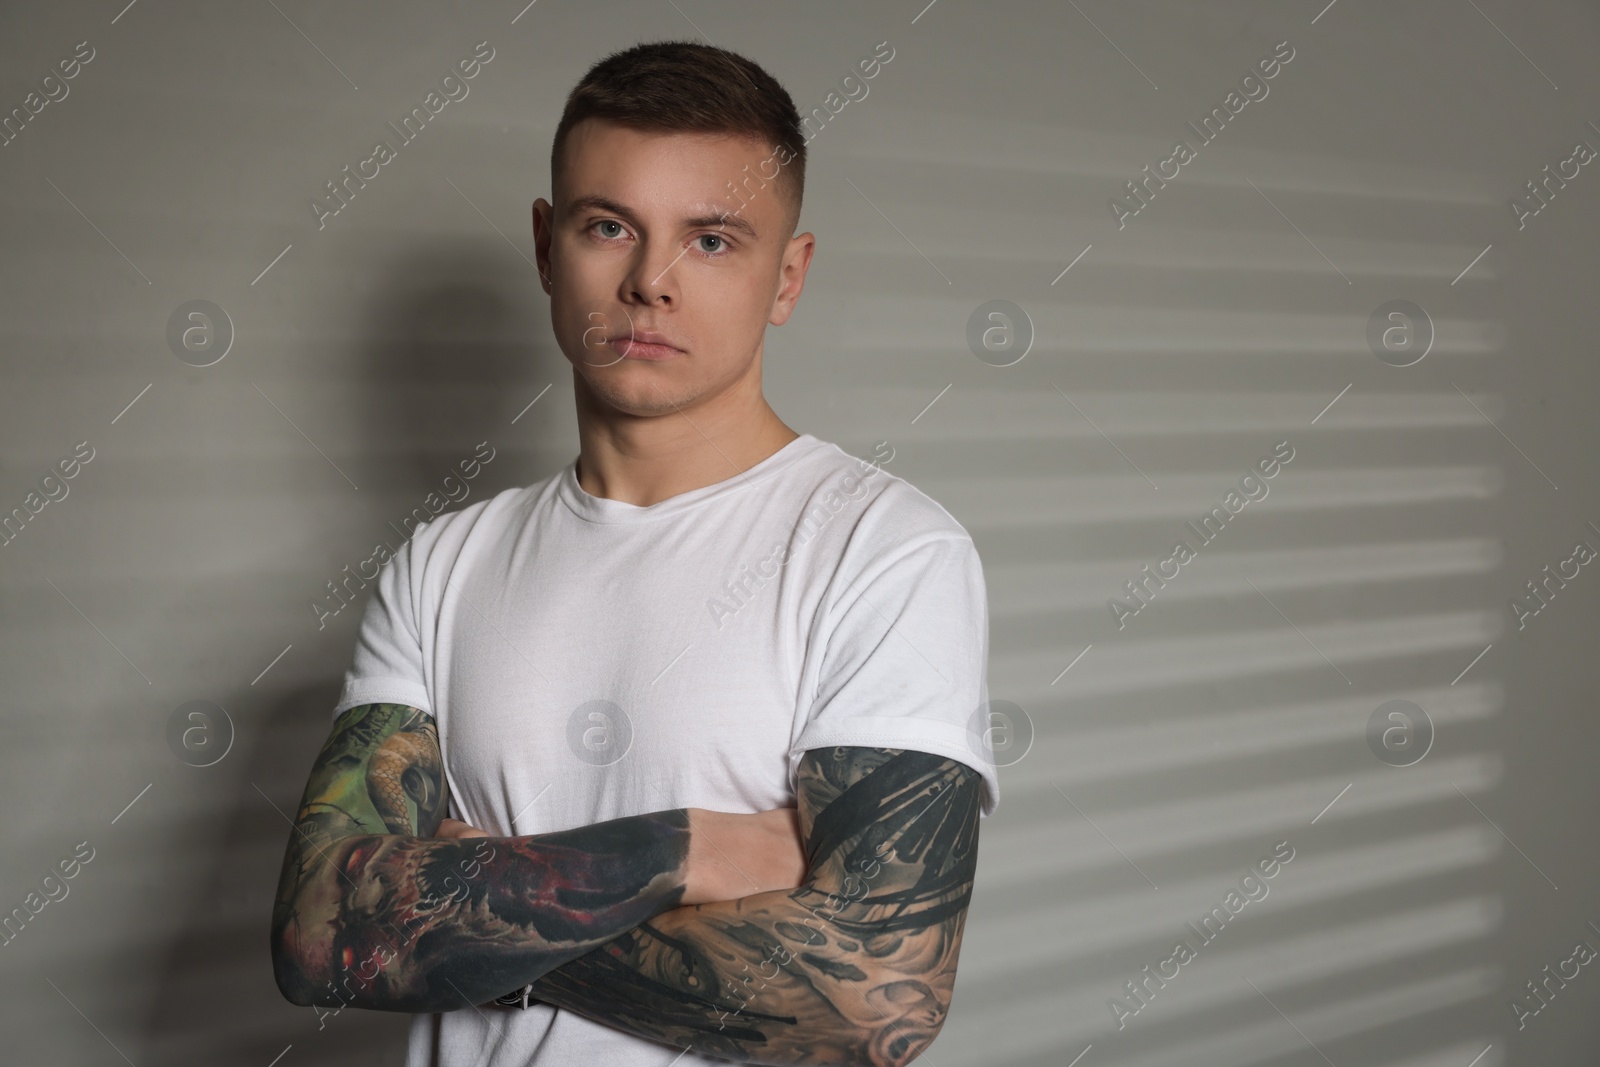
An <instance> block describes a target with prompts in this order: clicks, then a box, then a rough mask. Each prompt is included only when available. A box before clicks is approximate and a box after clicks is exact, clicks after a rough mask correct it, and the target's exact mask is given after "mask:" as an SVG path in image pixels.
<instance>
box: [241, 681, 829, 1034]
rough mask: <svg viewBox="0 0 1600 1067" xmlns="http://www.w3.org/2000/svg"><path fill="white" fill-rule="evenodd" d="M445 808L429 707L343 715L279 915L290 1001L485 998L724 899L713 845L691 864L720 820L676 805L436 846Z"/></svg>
mask: <svg viewBox="0 0 1600 1067" xmlns="http://www.w3.org/2000/svg"><path fill="white" fill-rule="evenodd" d="M444 808H445V780H444V770H443V761H442V760H441V758H440V752H439V741H438V734H437V731H436V729H435V726H434V722H433V719H432V717H431V716H429V715H428V713H426V712H424V711H420V710H418V709H417V708H412V707H406V706H404V705H400V704H365V705H361V706H359V707H354V708H351V709H350V710H348V711H346V712H344V713H343V714H342V715H341V716H340V717H339V718H338V720H337V721H336V722H335V723H334V726H333V731H332V734H331V735H330V736H329V738H328V741H327V742H326V744H324V746H323V748H322V751H321V753H320V754H319V755H318V757H317V760H316V763H315V765H314V766H313V768H312V771H311V777H310V781H309V782H308V783H307V786H306V791H305V796H304V798H303V800H302V801H301V805H300V809H299V812H298V814H297V816H296V819H295V826H294V832H293V833H292V835H291V837H290V841H289V846H288V850H287V852H286V854H285V856H284V864H283V874H282V877H281V879H280V881H279V885H278V893H277V898H276V900H275V901H274V905H273V915H272V962H273V971H274V974H275V976H276V978H277V982H278V988H279V989H280V990H281V991H282V993H283V995H284V996H285V997H286V998H288V999H289V1000H290V1001H292V1002H293V1003H296V1004H303V1005H311V1004H316V1005H324V1006H330V1007H331V1006H334V1005H339V1006H341V1007H343V1006H354V1007H362V1008H376V1009H382V1010H389V1011H404V1012H432V1011H449V1010H453V1009H456V1008H461V1007H465V1006H467V1005H473V1004H482V1003H485V1002H487V1001H489V1000H492V999H493V998H495V997H496V996H499V995H501V994H503V993H505V992H507V991H508V990H511V989H516V988H518V987H520V986H523V985H525V984H527V983H529V982H533V981H535V980H537V979H538V978H539V977H540V976H542V975H543V974H545V973H546V972H547V971H549V970H551V969H553V968H555V967H558V966H560V965H561V964H563V963H565V962H567V961H568V960H572V959H575V958H577V957H579V956H582V955H584V954H585V953H587V952H589V951H591V950H592V949H594V948H596V947H598V946H600V945H602V944H605V943H606V942H607V941H610V940H611V939H612V938H615V937H617V936H618V935H620V934H622V933H624V932H626V931H628V930H631V929H633V928H634V927H636V926H638V925H639V924H640V923H642V922H644V921H646V920H647V919H651V918H653V917H655V916H656V915H659V914H661V913H662V912H665V911H669V910H671V909H672V908H675V907H678V906H680V905H681V904H686V903H690V902H692V900H693V899H694V896H695V895H697V894H707V896H706V899H716V894H717V893H718V889H717V888H715V887H712V886H711V883H710V882H708V881H706V876H705V875H704V874H703V873H697V874H695V875H691V869H695V870H697V871H701V872H703V870H704V868H705V865H704V864H700V863H699V862H698V857H699V856H700V855H701V854H702V850H703V848H704V847H706V846H705V845H697V846H696V848H695V849H694V850H693V855H692V854H691V840H692V839H693V837H694V835H693V834H692V833H691V814H693V815H694V816H695V817H696V818H697V819H703V818H708V817H710V816H713V815H717V816H718V817H719V818H722V816H720V815H718V813H710V812H700V811H699V810H698V809H688V808H675V809H671V810H668V811H659V812H654V813H651V814H648V815H635V816H628V817H625V818H620V819H612V820H610V821H608V822H602V823H596V824H594V825H592V826H583V827H578V828H576V829H572V830H564V831H561V832H558V833H551V834H540V835H537V836H533V837H479V838H472V839H466V840H445V839H435V838H434V837H433V835H434V834H435V833H436V832H437V830H438V827H439V822H440V819H441V818H442V816H443V814H444ZM726 818H745V817H739V816H728V817H726ZM718 826H719V834H720V832H721V831H722V830H724V829H727V824H726V823H721V824H718ZM784 877H785V878H787V877H788V875H787V874H785V875H784ZM794 877H795V880H796V881H798V874H795V875H794ZM780 880H781V879H780ZM761 888H766V887H761ZM749 891H750V890H748V889H746V890H741V892H749Z"/></svg>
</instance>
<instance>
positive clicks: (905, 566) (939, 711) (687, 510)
mask: <svg viewBox="0 0 1600 1067" xmlns="http://www.w3.org/2000/svg"><path fill="white" fill-rule="evenodd" d="M376 584H377V587H376V590H375V595H374V596H373V597H372V599H371V600H370V601H369V602H368V604H367V607H366V613H365V616H364V617H363V619H362V623H361V631H360V635H359V637H358V639H357V643H356V651H355V657H354V661H353V664H352V666H351V668H350V670H349V671H348V672H347V674H346V675H345V683H344V691H343V692H342V693H341V694H340V698H339V703H338V706H337V707H336V708H335V716H337V715H338V714H339V713H341V712H343V711H345V710H346V709H348V708H351V707H354V706H356V705H358V704H367V703H373V702H379V701H382V702H392V703H400V704H409V705H411V706H413V707H417V708H421V709H423V710H424V711H427V712H429V713H431V714H432V715H433V717H434V720H435V721H436V722H437V724H438V728H439V741H440V747H441V749H442V752H443V756H444V766H445V776H446V779H447V781H448V785H449V790H450V801H451V802H450V814H451V815H452V816H453V817H455V818H458V819H462V820H465V821H466V822H469V823H471V824H473V825H475V826H479V827H482V828H483V829H485V830H487V831H488V832H489V833H490V834H494V835H513V834H540V833H549V832H553V831H556V830H565V829H570V828H572V827H576V826H586V825H589V824H591V823H597V822H603V821H605V820H607V819H614V818H618V817H620V816H625V815H639V814H644V813H646V812H652V811H660V810H663V809H667V808H679V807H699V808H711V809H715V810H719V811H731V812H740V813H748V812H756V811H761V810H764V809H767V808H774V807H784V806H792V805H793V804H794V803H795V796H796V794H795V770H796V767H797V766H798V764H799V761H800V757H801V756H802V754H803V753H804V752H805V751H806V750H808V749H814V748H825V747H832V746H835V745H865V746H872V747H880V748H908V749H916V750H920V751H924V752H930V753H934V754H936V755H941V756H947V757H950V758H952V759H956V760H960V761H961V762H963V763H966V764H968V765H969V766H971V767H973V768H974V769H975V770H977V771H979V772H980V773H981V774H982V776H983V784H984V798H983V802H982V813H983V815H985V816H988V815H990V814H992V813H993V811H994V809H995V806H996V804H997V803H998V802H999V795H1000V785H999V778H998V776H997V775H996V773H995V767H994V763H993V752H992V748H991V747H990V742H989V731H988V726H989V721H988V714H987V706H986V705H987V701H988V689H987V679H986V663H987V659H988V605H987V602H986V594H985V588H984V581H983V572H982V568H981V566H980V564H979V560H978V554H977V550H976V549H975V548H974V546H973V543H972V540H971V538H970V537H969V536H968V534H967V532H966V530H965V529H964V528H963V527H962V526H961V524H960V523H958V522H957V521H956V520H955V519H954V518H953V517H951V515H950V514H949V513H948V512H947V511H945V510H944V509H943V508H941V507H940V506H939V505H938V504H936V503H935V502H934V501H933V500H931V499H929V498H928V497H927V496H925V495H924V494H923V493H921V492H919V491H918V490H917V489H915V488H913V487H912V486H911V485H910V484H908V483H907V482H905V481H903V480H902V479H900V478H897V477H895V476H894V475H892V474H889V473H888V472H887V471H885V470H883V469H882V467H881V466H879V465H878V464H877V463H868V462H866V461H864V460H860V459H856V458H854V457H852V456H849V455H847V454H846V453H845V452H844V451H842V450H841V449H840V448H839V447H838V446H836V445H833V444H829V443H827V442H825V441H821V440H818V439H817V438H815V437H813V436H811V435H810V434H802V435H801V436H800V437H798V438H796V439H795V440H793V441H791V442H789V444H787V445H785V446H784V447H783V448H781V449H779V450H778V451H777V452H775V453H773V454H772V455H771V456H769V457H767V458H766V459H764V460H762V461H761V462H759V463H757V464H756V465H755V466H753V467H751V468H750V469H749V470H747V471H745V472H743V473H742V474H738V475H735V476H734V477H732V478H728V479H727V480H725V481H721V482H718V483H716V484H714V485H708V486H705V487H703V488H700V489H694V490H691V491H689V492H686V493H680V494H679V495H677V496H674V497H671V498H669V499H667V500H663V501H660V502H659V503H656V504H652V505H650V506H649V507H640V506H638V505H635V504H629V503H624V502H622V501H617V500H608V499H604V498H601V497H595V496H591V495H590V494H589V493H588V492H586V491H585V490H584V489H583V488H582V486H580V485H579V484H578V480H577V476H576V463H575V462H574V463H571V464H568V465H567V466H566V468H565V469H563V470H562V471H560V472H559V473H557V474H555V475H552V476H551V477H549V478H547V479H545V480H544V481H542V482H539V483H538V484H536V485H532V486H529V487H527V488H522V489H508V490H506V491H504V492H502V493H500V494H498V495H496V496H494V497H493V498H491V499H488V500H484V501H480V502H479V503H476V504H473V505H471V506H469V507H466V508H463V509H462V510H460V511H457V512H452V513H449V514H445V515H440V516H439V517H438V518H437V519H435V520H434V521H432V522H430V523H427V524H425V525H423V526H419V527H418V528H417V530H416V532H415V534H414V535H413V537H412V539H411V540H410V542H408V543H407V544H405V545H403V546H401V547H400V549H399V551H398V552H396V553H395V556H394V558H393V559H392V560H391V561H390V563H389V564H388V565H387V566H385V567H384V568H383V571H382V573H381V574H380V575H379V577H378V578H377V579H376ZM680 1052H681V1050H678V1049H674V1048H669V1047H667V1046H665V1045H660V1044H657V1043H655V1042H653V1041H647V1040H644V1039H642V1038H639V1037H635V1036H633V1035H631V1034H626V1033H623V1032H621V1031H618V1030H615V1029H612V1028H610V1027H607V1026H604V1025H602V1024H600V1023H596V1022H592V1021H590V1020H588V1019H585V1018H583V1017H582V1016H580V1015H577V1014H575V1013H573V1012H570V1011H565V1010H563V1009H560V1008H556V1007H554V1006H551V1005H546V1004H532V1005H530V1006H529V1007H528V1008H527V1009H516V1008H511V1009H505V1008H497V1007H492V1006H491V1007H486V1008H483V1009H481V1010H480V1009H476V1008H470V1007H469V1008H463V1009H461V1010H458V1011H452V1012H446V1013H435V1014H423V1015H417V1016H414V1018H413V1022H412V1028H411V1047H410V1056H409V1058H408V1060H407V1065H408V1067H513V1065H515V1067H523V1065H530V1064H535V1065H537V1064H560V1065H563V1067H565V1065H568V1064H578V1063H603V1064H608V1065H615V1067H632V1065H640V1067H644V1065H651V1067H667V1065H668V1064H678V1065H680V1067H687V1065H690V1064H711V1063H721V1062H724V1061H721V1060H713V1059H709V1058H705V1057H700V1056H697V1055H694V1054H692V1053H690V1054H684V1055H682V1056H681V1058H679V1057H680Z"/></svg>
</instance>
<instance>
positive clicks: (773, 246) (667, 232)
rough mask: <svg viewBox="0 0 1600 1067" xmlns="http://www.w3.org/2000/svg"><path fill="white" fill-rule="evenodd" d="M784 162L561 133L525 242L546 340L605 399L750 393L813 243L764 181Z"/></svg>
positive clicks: (609, 130)
mask: <svg viewBox="0 0 1600 1067" xmlns="http://www.w3.org/2000/svg"><path fill="white" fill-rule="evenodd" d="M781 158H784V157H777V158H774V148H773V147H772V146H770V145H765V144H763V143H761V142H760V141H758V140H754V139H750V138H745V137H737V136H730V135H725V134H696V133H654V132H641V131H638V130H633V129H629V128H627V127H624V126H619V125H616V124H614V123H610V122H604V121H600V120H596V119H586V120H584V121H583V122H580V123H578V124H577V125H576V126H574V127H573V128H572V130H571V131H570V135H569V139H568V141H567V146H566V155H565V160H564V165H563V168H562V173H560V174H556V175H554V186H555V187H554V190H553V194H552V195H553V196H554V197H555V205H554V206H552V205H551V204H549V203H548V202H546V201H544V200H539V201H537V202H536V203H535V204H534V234H535V240H536V243H537V246H538V258H539V269H540V272H541V274H543V275H545V276H546V281H545V283H544V284H545V291H546V292H548V293H550V296H551V308H550V315H551V322H552V325H553V327H554V329H555V334H556V341H557V343H558V344H559V345H560V346H561V350H562V351H563V352H564V353H566V356H567V358H568V359H569V360H570V361H571V362H572V364H573V366H574V367H576V368H577V370H578V373H579V374H580V375H581V376H582V378H583V382H584V383H586V384H587V387H588V390H589V392H590V393H591V394H592V395H593V396H594V397H595V398H596V399H598V400H599V401H600V402H601V403H602V404H603V405H605V406H608V407H610V408H612V409H615V410H616V411H620V412H625V413H627V414H630V415H637V416H654V415H668V414H672V413H674V412H677V411H684V410H688V409H691V408H693V407H694V406H695V405H696V404H698V403H700V402H702V401H704V400H708V399H712V398H715V397H717V396H720V395H723V394H724V393H726V392H728V391H729V390H730V389H733V388H735V387H736V386H738V385H739V384H741V383H743V384H746V385H748V384H750V381H751V379H752V376H753V377H754V380H755V382H756V384H757V385H759V374H760V365H759V362H758V357H759V355H760V353H761V344H762V337H763V335H764V333H765V331H766V327H767V324H768V323H769V322H770V323H772V324H773V325H782V324H783V323H784V322H785V321H787V319H788V317H789V314H790V312H791V311H792V310H793V308H794V303H795V301H796V300H797V299H798V298H799V296H800V289H801V286H802V285H803V284H804V280H805V271H806V267H807V266H808V265H809V263H810V260H811V250H812V247H813V243H814V242H813V238H812V236H811V235H810V234H804V235H802V236H800V237H794V238H791V236H790V233H791V228H790V226H791V224H790V223H789V218H788V215H789V205H788V202H787V201H786V200H785V199H784V198H783V195H782V193H781V192H780V191H779V188H778V186H777V184H776V182H775V181H772V180H768V181H766V182H765V185H764V186H763V184H762V181H761V179H762V177H763V176H765V175H772V174H774V173H776V171H777V169H778V166H779V162H778V160H779V159H781ZM747 167H748V170H747V169H746V168H747ZM730 183H732V186H731V187H730ZM735 189H737V190H739V191H740V193H741V194H742V197H743V198H742V199H741V197H740V195H736V194H735V191H734V190H735ZM650 337H656V338H659V340H660V341H661V342H662V343H661V344H647V343H643V342H644V340H645V339H646V338H650ZM630 339H631V340H630Z"/></svg>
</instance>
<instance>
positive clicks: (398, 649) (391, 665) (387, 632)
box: [333, 538, 433, 718]
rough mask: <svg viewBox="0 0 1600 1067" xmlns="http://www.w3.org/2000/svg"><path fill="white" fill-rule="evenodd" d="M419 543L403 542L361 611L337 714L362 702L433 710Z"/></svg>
mask: <svg viewBox="0 0 1600 1067" xmlns="http://www.w3.org/2000/svg"><path fill="white" fill-rule="evenodd" d="M413 544H415V538H413V539H412V540H410V541H407V542H406V543H405V544H403V545H401V546H400V549H399V551H398V552H396V553H395V554H394V557H393V558H392V559H390V560H389V561H388V562H387V563H385V564H384V565H383V567H382V569H381V570H379V572H378V577H377V579H376V584H375V586H374V588H373V592H372V596H371V598H369V599H368V600H367V606H366V609H365V612H364V613H363V614H362V616H361V630H360V633H358V634H357V636H356V651H355V655H354V656H353V657H351V661H350V668H349V670H347V671H345V674H344V689H343V690H342V691H341V692H340V693H339V702H338V704H337V705H335V706H334V710H333V714H334V717H335V718H337V717H338V716H339V715H340V714H341V713H343V712H344V711H346V710H348V709H350V708H353V707H356V706H357V705H360V704H377V703H386V704H406V705H409V706H411V707H413V708H420V709H421V710H423V711H427V712H431V711H432V710H433V703H432V701H431V700H430V699H429V697H428V687H427V681H426V677H425V675H424V673H423V659H422V642H421V639H420V637H419V636H418V635H419V630H418V628H417V606H416V593H415V587H414V585H413V583H412V581H411V549H412V545H413Z"/></svg>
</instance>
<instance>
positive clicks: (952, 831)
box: [797, 747, 982, 1064]
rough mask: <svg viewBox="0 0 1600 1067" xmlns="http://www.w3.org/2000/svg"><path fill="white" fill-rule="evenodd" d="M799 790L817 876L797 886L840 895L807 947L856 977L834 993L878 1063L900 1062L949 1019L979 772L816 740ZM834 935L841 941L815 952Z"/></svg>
mask: <svg viewBox="0 0 1600 1067" xmlns="http://www.w3.org/2000/svg"><path fill="white" fill-rule="evenodd" d="M797 791H798V795H799V808H800V820H801V828H802V833H803V834H804V838H805V842H806V851H807V858H808V860H809V861H810V865H811V876H810V879H809V880H808V883H807V885H806V886H803V887H802V888H801V890H799V891H797V899H800V898H801V897H800V896H799V895H803V894H806V893H807V892H808V891H809V895H810V896H811V898H812V899H813V900H816V899H817V898H819V897H821V898H824V899H825V898H827V897H829V896H832V897H833V898H835V899H837V898H843V899H844V900H847V901H850V903H849V904H848V905H846V906H835V907H834V908H831V909H829V910H830V911H831V912H832V914H830V916H829V922H828V924H827V926H826V927H825V928H824V930H822V931H821V932H818V931H815V930H813V931H812V935H813V936H815V937H817V938H818V940H819V943H818V944H814V945H807V947H806V948H807V952H808V953H809V954H810V956H811V957H812V959H813V960H814V961H816V962H817V963H818V964H821V963H822V962H823V961H824V960H826V961H828V963H829V965H830V966H831V967H832V968H833V969H834V970H836V971H839V970H842V971H844V972H847V973H849V974H850V976H851V978H853V979H854V978H855V976H856V975H859V976H860V977H859V979H855V980H852V981H841V982H839V983H838V984H837V986H836V987H835V992H834V997H835V999H836V1001H842V1000H843V999H844V998H846V997H850V998H852V999H853V998H860V1000H862V1001H864V1002H865V1004H866V1005H867V1007H868V1009H869V1010H868V1011H867V1012H861V1011H859V1010H858V1008H859V1006H858V1005H855V1004H845V1003H838V1005H837V1006H838V1007H839V1008H840V1009H841V1011H842V1013H843V1014H844V1015H845V1016H846V1017H847V1018H856V1019H864V1020H865V1021H866V1029H867V1031H868V1033H869V1038H870V1048H871V1052H872V1055H871V1058H870V1060H869V1061H868V1062H872V1063H890V1064H898V1063H905V1062H907V1061H909V1060H910V1059H911V1058H913V1057H915V1056H916V1055H917V1054H919V1053H920V1052H921V1051H922V1049H924V1048H925V1047H927V1045H928V1043H930V1042H931V1041H932V1040H933V1038H934V1037H935V1036H936V1035H937V1034H938V1032H939V1029H940V1027H942V1026H943V1024H944V1019H945V1016H946V1015H947V1014H948V1012H949V1010H950V1001H951V994H952V991H953V988H954V985H955V974H956V962H957V958H958V956H959V953H960V948H961V936H962V931H963V929H964V927H965V925H966V909H967V905H968V903H969V902H970V901H971V898H972V886H973V880H974V877H975V875H976V872H977V862H978V818H979V812H980V807H981V801H982V792H981V791H982V780H981V778H980V776H979V774H978V772H977V771H975V770H973V769H972V768H971V767H969V766H967V765H966V764H964V763H961V762H958V761H956V760H953V759H949V758H946V757H943V756H936V755H932V754H930V753H926V752H919V751H915V750H900V749H884V748H861V747H840V748H826V749H815V750H812V751H810V752H807V753H806V754H805V755H804V756H803V757H802V758H801V761H800V767H799V772H798V790H797ZM822 937H831V938H832V939H833V940H834V941H835V942H836V948H837V949H838V950H842V951H841V952H838V953H837V954H835V953H828V954H827V955H826V956H823V955H821V954H820V953H819V950H820V949H821V948H822V945H821V944H820V939H821V938H822Z"/></svg>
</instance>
